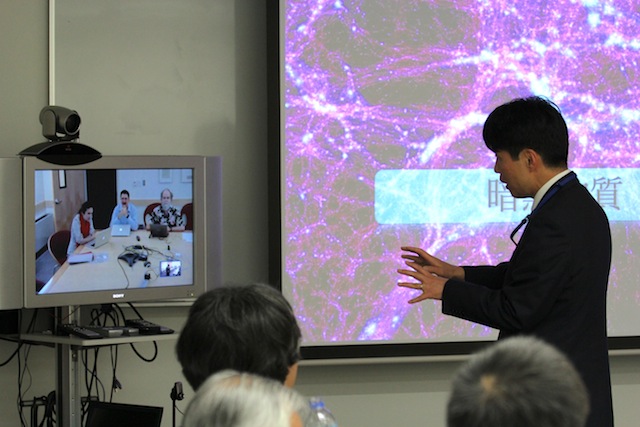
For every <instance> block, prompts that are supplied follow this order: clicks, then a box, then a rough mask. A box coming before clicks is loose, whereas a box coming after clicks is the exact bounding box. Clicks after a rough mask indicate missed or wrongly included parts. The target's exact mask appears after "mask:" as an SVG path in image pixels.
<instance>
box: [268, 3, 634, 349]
mask: <svg viewBox="0 0 640 427" xmlns="http://www.w3.org/2000/svg"><path fill="white" fill-rule="evenodd" d="M637 16H638V14H637V6H635V5H634V4H633V3H629V2H622V1H610V2H606V3H605V2H575V1H565V0H562V1H555V2H541V1H536V2H531V1H523V0H514V1H511V2H504V3H494V2H479V1H478V2H468V1H425V2H407V1H367V0H363V1H335V2H317V1H304V0H295V1H294V0H289V1H281V10H280V21H281V25H283V26H282V28H281V31H280V38H281V40H280V43H281V44H280V49H281V111H282V115H281V120H282V125H281V128H282V140H281V149H282V155H281V158H282V182H281V184H282V185H281V191H282V212H283V221H282V246H283V260H282V263H283V271H282V275H283V276H282V277H283V290H284V292H285V294H286V295H287V296H288V297H289V298H290V299H291V301H292V303H293V307H294V310H295V312H296V314H297V315H298V317H299V319H300V321H301V325H302V329H303V336H304V344H305V345H325V344H344V343H372V342H385V343H386V342H445V341H473V340H486V339H493V338H494V337H495V336H496V331H494V330H492V329H490V328H487V327H484V326H480V325H477V324H473V323H470V322H466V321H463V320H459V319H455V318H452V317H449V316H445V315H443V314H442V313H441V305H440V303H439V302H433V301H426V302H423V303H420V304H416V305H409V304H407V301H408V300H409V299H411V298H412V297H414V296H415V295H414V294H413V293H412V292H411V291H408V290H406V289H402V288H398V287H396V283H397V282H398V281H400V280H404V279H403V278H402V277H401V276H400V275H399V274H398V273H397V271H396V270H397V269H398V268H401V267H402V266H403V263H402V260H401V259H400V253H401V251H400V246H403V245H413V246H419V247H422V248H424V249H426V250H428V251H429V252H431V253H433V254H435V255H437V256H439V257H441V258H443V259H444V260H446V261H448V262H450V263H453V264H459V265H477V264H496V263H499V262H501V261H506V260H508V259H509V257H510V255H511V253H512V251H513V249H514V245H513V243H512V242H511V241H510V239H509V234H510V232H511V230H512V229H513V228H514V227H515V226H516V225H517V224H518V223H519V222H520V220H521V219H522V218H523V217H525V216H526V215H527V214H528V213H529V211H530V209H531V199H514V198H513V197H511V195H510V194H509V192H508V191H507V190H506V188H505V187H504V185H502V184H501V183H500V181H499V180H498V175H497V174H495V173H494V172H493V170H492V168H493V163H494V160H495V157H494V154H493V153H492V152H490V151H489V150H488V149H487V148H486V147H485V146H484V143H483V141H482V133H481V132H482V125H483V123H484V120H485V119H486V117H487V115H488V114H489V113H490V112H491V111H492V110H493V109H494V108H495V107H496V106H498V105H500V104H502V103H504V102H506V101H508V100H510V99H512V98H516V97H521V96H528V95H530V94H536V95H543V96H547V97H549V98H550V99H552V100H553V101H555V102H556V103H557V104H558V105H559V106H560V108H561V110H562V112H563V114H564V116H565V118H566V120H567V123H568V127H569V131H570V147H571V148H570V156H569V163H570V164H569V166H570V168H572V169H573V170H575V171H576V172H577V174H578V176H579V179H580V181H581V182H582V184H583V185H585V187H586V188H588V189H589V191H590V192H591V194H592V195H593V196H594V198H596V200H598V202H599V203H600V204H601V206H602V207H603V208H604V210H605V211H606V213H607V215H608V217H609V219H610V222H611V229H612V235H613V242H614V243H613V248H614V249H613V265H612V269H611V274H610V281H609V290H608V296H607V305H608V329H609V335H610V336H638V335H640V330H639V329H640V310H638V307H639V306H640V304H639V303H640V262H639V261H640V260H639V259H638V254H639V253H640V222H639V220H640V203H639V200H638V199H639V197H638V195H639V190H638V189H640V169H639V168H638V163H639V162H640V73H638V71H637V64H638V63H639V62H640V37H639V36H638V31H637V25H638V22H637Z"/></svg>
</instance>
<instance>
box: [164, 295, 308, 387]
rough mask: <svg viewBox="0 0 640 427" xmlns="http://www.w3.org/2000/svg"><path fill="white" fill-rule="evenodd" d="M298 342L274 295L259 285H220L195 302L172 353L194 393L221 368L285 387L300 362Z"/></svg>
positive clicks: (283, 304) (287, 311) (283, 303)
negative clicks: (289, 375)
mask: <svg viewBox="0 0 640 427" xmlns="http://www.w3.org/2000/svg"><path fill="white" fill-rule="evenodd" d="M300 339H301V332H300V328H299V326H298V323H297V321H296V318H295V316H294V313H293V310H292V308H291V306H290V305H289V303H288V302H287V300H286V299H285V298H284V296H283V295H282V294H281V293H280V292H279V291H277V290H276V289H274V288H272V287H270V286H268V285H263V284H251V285H245V286H225V287H221V288H215V289H213V290H210V291H208V292H206V293H204V294H202V295H201V296H200V297H199V298H198V299H197V300H196V301H195V303H194V304H193V306H192V307H191V309H190V311H189V316H188V318H187V321H186V323H185V326H184V328H183V329H182V332H181V333H180V337H179V339H178V343H177V345H176V353H177V356H178V360H179V361H180V364H181V365H182V372H183V374H184V376H185V378H186V379H187V381H189V384H190V385H191V387H192V388H193V389H194V390H196V389H198V387H200V385H201V384H202V383H203V382H204V381H205V380H206V379H207V377H209V376H210V375H212V374H214V373H216V372H218V371H221V370H224V369H233V370H236V371H240V372H249V373H253V374H258V375H262V376H264V377H267V378H272V379H275V380H277V381H280V382H284V380H285V379H286V377H287V374H288V373H289V368H290V367H291V366H292V365H294V364H295V363H296V362H297V361H298V360H299V359H300Z"/></svg>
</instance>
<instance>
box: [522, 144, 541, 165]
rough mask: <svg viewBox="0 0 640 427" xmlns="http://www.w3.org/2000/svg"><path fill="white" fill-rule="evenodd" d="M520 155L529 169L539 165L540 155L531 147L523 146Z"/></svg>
mask: <svg viewBox="0 0 640 427" xmlns="http://www.w3.org/2000/svg"><path fill="white" fill-rule="evenodd" d="M521 155H522V156H523V160H524V162H525V164H526V165H527V167H528V168H529V169H530V170H533V169H537V168H538V167H540V165H541V161H542V159H541V157H540V155H539V154H538V153H536V152H535V151H534V150H532V149H531V148H525V149H524V150H522V152H521Z"/></svg>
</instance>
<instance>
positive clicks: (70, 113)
mask: <svg viewBox="0 0 640 427" xmlns="http://www.w3.org/2000/svg"><path fill="white" fill-rule="evenodd" d="M81 122H82V121H81V120H80V115H79V114H78V112H77V111H75V110H70V109H68V108H65V107H60V106H56V105H49V106H47V107H44V108H43V109H42V110H41V111H40V124H42V136H44V137H45V138H47V139H48V140H49V141H54V142H58V141H73V140H75V139H78V138H79V137H80V123H81Z"/></svg>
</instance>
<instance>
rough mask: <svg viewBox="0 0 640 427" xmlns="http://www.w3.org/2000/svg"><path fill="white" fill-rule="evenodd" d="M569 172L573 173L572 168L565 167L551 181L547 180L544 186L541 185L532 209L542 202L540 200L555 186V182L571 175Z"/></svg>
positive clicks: (534, 198)
mask: <svg viewBox="0 0 640 427" xmlns="http://www.w3.org/2000/svg"><path fill="white" fill-rule="evenodd" d="M569 173H571V170H569V169H565V170H563V171H562V172H560V173H559V174H557V175H556V176H554V177H553V178H551V179H550V180H549V181H547V182H546V183H545V184H544V185H543V186H542V187H540V189H539V190H538V192H537V193H536V195H535V196H534V197H533V206H531V211H533V210H534V209H535V208H536V207H537V206H538V203H540V200H542V198H543V197H544V195H545V194H547V191H549V189H550V188H551V187H552V186H553V184H555V183H556V182H558V181H560V180H561V179H562V178H563V177H565V176H567V175H569Z"/></svg>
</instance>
